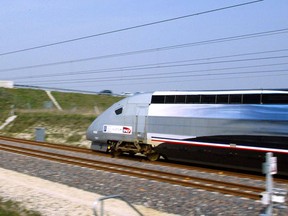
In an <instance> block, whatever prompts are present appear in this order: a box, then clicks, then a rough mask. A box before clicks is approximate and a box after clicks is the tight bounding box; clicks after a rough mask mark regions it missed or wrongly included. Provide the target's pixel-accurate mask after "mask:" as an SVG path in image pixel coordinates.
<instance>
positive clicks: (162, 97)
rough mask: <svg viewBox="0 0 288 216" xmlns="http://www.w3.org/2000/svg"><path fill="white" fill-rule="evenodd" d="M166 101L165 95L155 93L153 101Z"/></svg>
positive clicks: (159, 102)
mask: <svg viewBox="0 0 288 216" xmlns="http://www.w3.org/2000/svg"><path fill="white" fill-rule="evenodd" d="M164 101H165V96H164V95H153V96H152V101H151V103H158V104H161V103H164Z"/></svg>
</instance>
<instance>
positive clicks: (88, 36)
mask: <svg viewBox="0 0 288 216" xmlns="http://www.w3.org/2000/svg"><path fill="white" fill-rule="evenodd" d="M261 1H263V0H255V1H250V2H245V3H241V4H235V5H231V6H226V7H221V8H216V9H211V10H207V11H202V12H198V13H193V14H188V15H184V16H178V17H174V18H169V19H164V20H160V21H155V22H150V23H145V24H140V25H135V26H131V27H126V28H122V29H117V30H112V31H107V32H102V33H98V34H92V35H87V36H83V37H78V38H74V39H69V40H63V41H58V42H54V43H49V44H44V45H39V46H34V47H30V48H25V49H19V50H14V51H9V52H3V53H0V56H4V55H11V54H15V53H20V52H27V51H31V50H36V49H42V48H46V47H51V46H56V45H60V44H66V43H71V42H75V41H79V40H86V39H89V38H93V37H99V36H104V35H108V34H114V33H119V32H124V31H128V30H133V29H138V28H143V27H147V26H152V25H158V24H162V23H166V22H171V21H175V20H180V19H186V18H189V17H193V16H199V15H204V14H208V13H214V12H218V11H223V10H227V9H232V8H237V7H242V6H245V5H250V4H254V3H258V2H261Z"/></svg>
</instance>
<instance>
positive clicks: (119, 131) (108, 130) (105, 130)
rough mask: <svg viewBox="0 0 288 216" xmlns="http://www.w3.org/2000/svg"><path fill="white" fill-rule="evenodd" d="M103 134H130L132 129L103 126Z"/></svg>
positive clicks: (128, 127)
mask: <svg viewBox="0 0 288 216" xmlns="http://www.w3.org/2000/svg"><path fill="white" fill-rule="evenodd" d="M103 133H113V134H127V135H130V134H132V127H130V126H120V125H103Z"/></svg>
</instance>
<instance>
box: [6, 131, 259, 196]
mask: <svg viewBox="0 0 288 216" xmlns="http://www.w3.org/2000/svg"><path fill="white" fill-rule="evenodd" d="M4 141H10V142H20V143H21V142H22V140H21V141H19V139H14V138H13V139H10V138H3V137H0V150H2V151H8V152H13V153H16V154H21V155H26V156H30V157H36V158H41V159H45V160H50V161H56V162H60V163H64V164H71V165H75V166H81V167H86V168H90V169H96V170H102V171H107V172H113V173H119V174H123V175H129V176H134V177H139V178H145V179H149V180H155V181H159V182H165V183H169V184H174V185H181V186H185V187H192V188H199V189H203V190H207V191H212V192H219V193H223V194H228V195H234V196H239V197H244V198H249V199H253V200H259V194H260V193H261V192H262V191H264V190H265V189H264V188H261V187H255V186H249V185H242V184H236V183H231V182H223V181H217V180H211V179H207V178H205V179H204V178H199V177H193V176H190V175H185V174H176V173H170V172H164V171H159V170H153V169H147V168H140V167H133V166H127V165H121V164H116V163H111V162H103V161H100V160H96V159H87V158H83V157H79V156H71V155H66V154H64V153H54V152H53V153H52V152H49V151H47V149H46V150H45V149H41V150H36V149H31V148H29V146H25V147H22V146H14V145H11V144H9V142H8V143H7V142H4ZM23 143H26V144H31V145H37V144H38V146H39V145H42V146H44V147H46V148H56V149H58V150H59V149H61V150H65V151H75V152H81V153H90V154H91V151H90V150H88V149H79V148H75V147H69V146H59V145H55V144H49V143H36V142H34V141H31V142H30V141H28V140H26V141H23Z"/></svg>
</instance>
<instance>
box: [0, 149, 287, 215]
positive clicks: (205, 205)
mask: <svg viewBox="0 0 288 216" xmlns="http://www.w3.org/2000/svg"><path fill="white" fill-rule="evenodd" d="M0 158H1V160H0V167H2V168H3V170H2V169H1V170H0V172H1V185H0V186H1V189H0V190H1V191H0V192H1V195H0V196H1V197H3V198H5V199H13V200H16V201H21V202H22V203H23V205H25V206H28V208H31V209H33V210H37V211H39V209H37V208H36V207H35V206H40V209H41V211H40V212H42V213H43V215H93V214H92V210H91V209H92V204H93V202H94V201H95V200H96V199H97V198H98V197H100V196H108V195H115V194H117V195H121V196H123V197H124V198H125V199H126V200H128V201H130V202H131V203H132V204H133V205H137V206H140V208H141V210H142V211H143V214H144V215H158V214H159V215H170V214H171V215H172V214H175V215H185V216H186V215H259V213H260V211H261V209H262V208H263V205H262V204H261V203H260V202H259V201H253V200H249V199H242V198H239V197H234V196H227V195H223V194H220V193H211V192H207V191H203V190H198V189H193V188H187V187H182V186H174V185H171V184H167V183H160V182H156V181H152V180H147V179H141V178H135V177H130V176H124V175H119V174H116V173H109V172H104V171H97V170H92V169H88V168H81V167H77V166H71V165H66V164H61V163H54V162H50V161H46V160H42V159H37V158H31V157H27V156H22V155H17V154H13V153H8V152H4V151H1V152H0ZM104 160H109V161H111V160H113V161H114V160H116V161H119V163H126V164H129V163H131V164H132V163H133V165H135V163H139V166H146V165H145V164H144V163H141V162H132V161H131V162H130V161H126V160H121V159H114V158H105V159H104ZM147 166H151V165H149V164H147ZM5 169H7V170H14V171H16V172H19V173H23V174H27V175H29V176H34V177H38V178H42V179H45V180H46V181H44V183H45V184H43V186H42V189H41V191H40V195H38V194H37V193H36V195H33V192H32V194H31V193H28V192H26V191H25V189H23V190H24V192H23V191H22V192H20V194H18V193H16V191H17V192H18V191H21V190H20V189H19V187H20V188H26V186H24V185H23V184H20V183H17V181H16V180H13V179H14V177H13V175H14V174H13V175H12V174H11V177H7V176H6V177H2V176H4V175H2V173H9V172H8V171H7V170H5ZM165 169H167V167H165ZM190 172H194V171H190ZM13 173H14V172H13ZM193 174H194V173H193ZM196 174H197V173H196ZM15 175H16V174H15ZM199 175H200V174H199ZM201 175H209V174H201ZM8 176H9V175H8ZM25 176H26V175H25ZM25 176H24V178H27V180H26V181H27V183H28V184H27V185H28V186H29V185H30V186H32V185H33V183H31V184H29V181H31V180H30V179H29V176H26V177H25ZM212 178H216V176H212ZM219 178H222V179H223V178H225V177H223V176H219ZM236 180H237V179H236ZM236 180H235V181H236ZM35 181H36V180H35ZM239 181H241V180H239ZM245 181H247V179H245ZM251 181H252V180H251ZM47 182H49V184H52V185H53V184H55V186H54V187H53V186H51V187H53V188H54V189H53V190H52V191H54V192H51V190H50V189H48V186H47V185H48V183H47ZM10 183H11V184H12V183H13V184H14V185H16V186H12V185H10ZM46 183H47V184H46ZM56 183H57V184H56ZM59 183H60V184H59ZM253 183H254V184H255V182H254V181H253ZM257 184H258V183H257ZM259 184H262V185H263V184H264V183H263V182H261V183H259ZM17 185H18V186H17ZM60 185H61V187H60ZM65 185H66V186H65ZM262 185H261V186H262ZM62 186H63V187H64V189H63V190H62V189H61V190H62V191H61V190H60V192H58V191H57V188H62ZM49 187H50V186H49ZM281 187H282V188H283V187H284V188H283V189H287V185H281ZM11 188H12V189H11ZM13 188H15V191H14V192H13ZM76 188H77V189H76ZM30 189H31V188H30ZM30 189H29V187H28V191H29V190H30ZM70 189H71V190H72V191H73V190H75V192H74V191H73V192H69V190H70ZM31 190H32V189H31ZM65 190H67V191H68V192H67V194H66V192H65V193H64V192H63V191H65ZM43 191H44V192H50V195H51V193H52V197H50V195H49V193H48V195H47V194H45V193H44V195H43V194H42V195H41V193H42V192H43ZM76 191H77V192H76ZM63 194H66V195H63ZM86 195H87V197H88V198H87V201H84V200H85V199H86V198H83V197H86ZM58 196H59V200H58V198H57V197H58ZM35 197H41V199H36V200H33V199H34V198H35ZM46 197H47V200H46V199H45V198H46ZM42 198H43V199H42ZM53 200H55V201H54V202H53ZM71 200H72V201H71ZM82 201H84V203H83V202H82ZM35 202H36V204H35ZM33 203H34V204H33ZM70 204H71V206H74V205H76V206H79V207H77V208H76V210H72V212H71V209H74V207H73V208H72V207H71V206H70ZM113 205H116V204H113ZM113 205H112V206H113ZM69 206H70V207H69ZM143 207H146V208H152V209H155V210H157V212H156V211H155V212H153V213H151V212H149V213H148V212H145V213H144V211H145V209H146V208H143ZM35 208H36V209H35ZM116 209H117V210H118V212H119V215H121V212H122V213H123V211H122V209H119V208H116ZM55 210H57V211H60V210H61V214H57V213H56V214H55ZM139 210H140V209H139ZM141 210H140V211H141ZM146 210H147V209H146ZM148 210H149V209H148ZM148 210H147V211H148ZM142 211H141V212H142ZM159 212H163V214H160V213H159ZM274 213H275V214H276V215H280V216H281V215H283V216H284V215H288V211H287V209H281V210H278V209H275V210H274ZM114 214H115V215H117V213H115V212H114V213H112V212H111V213H110V214H108V215H114ZM126 215H127V214H126ZM128 215H130V214H128Z"/></svg>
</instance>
